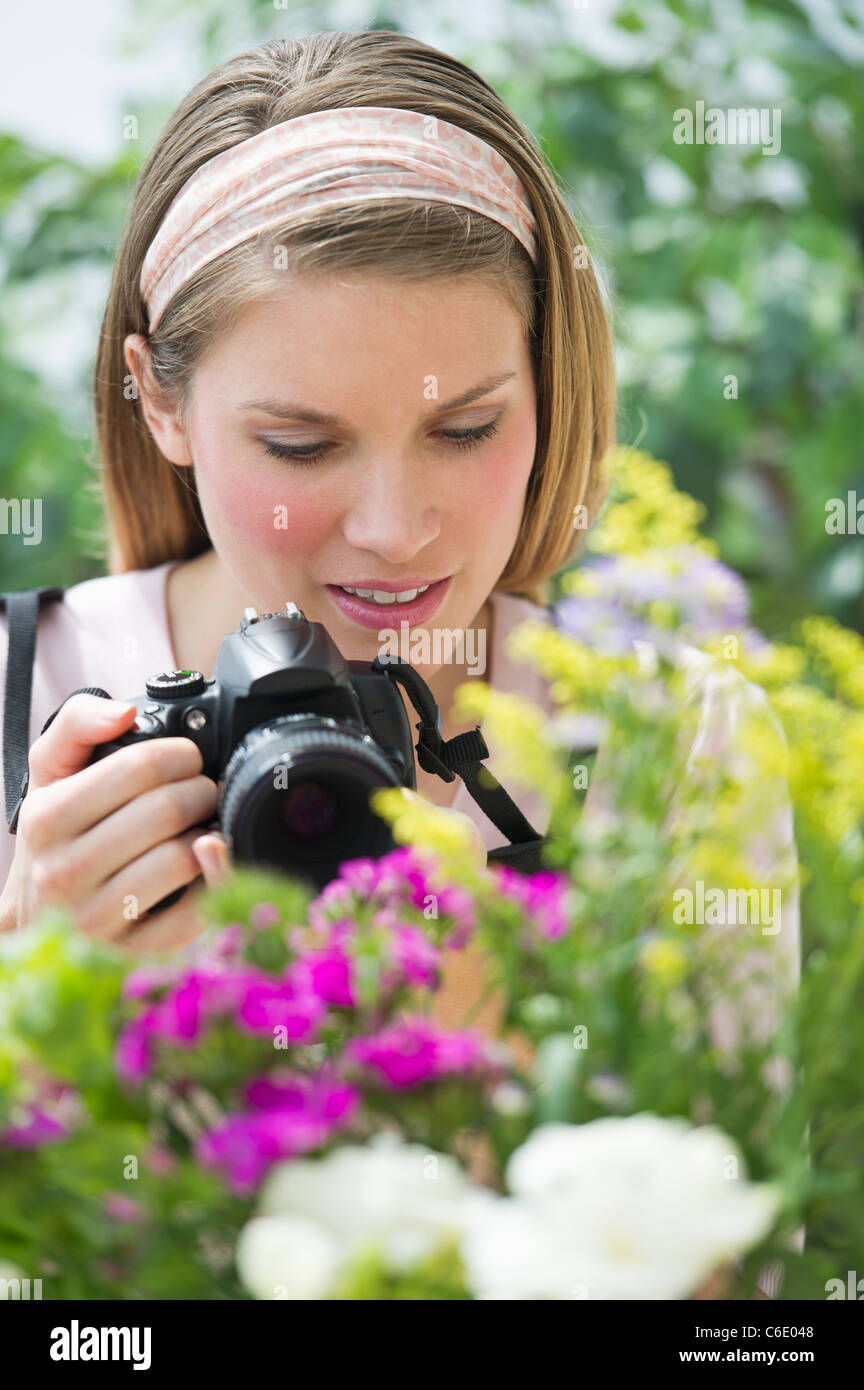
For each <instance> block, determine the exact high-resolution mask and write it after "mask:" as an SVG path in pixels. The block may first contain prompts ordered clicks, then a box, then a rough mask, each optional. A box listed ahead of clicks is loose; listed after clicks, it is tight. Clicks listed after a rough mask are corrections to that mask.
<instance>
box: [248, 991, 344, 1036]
mask: <svg viewBox="0 0 864 1390" xmlns="http://www.w3.org/2000/svg"><path fill="white" fill-rule="evenodd" d="M324 1013H325V1008H324V1005H323V1003H322V1002H321V1000H320V999H318V998H317V997H316V995H314V994H312V993H310V992H309V991H308V990H298V989H297V987H296V985H295V984H294V983H293V982H292V981H291V980H288V979H283V980H276V979H272V978H271V977H269V976H265V977H264V978H263V979H262V980H261V981H260V982H258V981H256V982H255V983H252V984H249V985H248V986H247V988H246V991H245V994H244V996H243V999H242V1000H241V1002H240V1005H239V1008H238V1012H237V1023H238V1026H239V1027H241V1028H242V1029H244V1031H245V1032H247V1033H272V1032H273V1030H274V1028H284V1029H285V1032H286V1036H287V1037H288V1038H290V1039H291V1041H292V1042H308V1041H309V1040H310V1039H311V1038H312V1037H314V1035H315V1031H316V1029H317V1026H318V1024H319V1023H320V1021H321V1019H322V1017H323V1016H324Z"/></svg>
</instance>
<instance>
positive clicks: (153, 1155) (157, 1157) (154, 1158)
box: [144, 1144, 177, 1173]
mask: <svg viewBox="0 0 864 1390" xmlns="http://www.w3.org/2000/svg"><path fill="white" fill-rule="evenodd" d="M144 1163H145V1164H146V1166H147V1167H148V1168H150V1169H152V1171H153V1172H154V1173H173V1171H174V1169H175V1168H176V1167H177V1159H176V1158H175V1156H174V1154H172V1152H171V1150H170V1149H166V1148H165V1146H164V1145H162V1144H151V1146H150V1148H149V1149H145V1151H144Z"/></svg>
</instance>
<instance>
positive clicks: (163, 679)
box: [147, 671, 207, 700]
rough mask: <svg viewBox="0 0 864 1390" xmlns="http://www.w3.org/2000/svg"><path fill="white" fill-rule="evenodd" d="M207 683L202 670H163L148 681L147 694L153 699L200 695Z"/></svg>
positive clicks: (175, 698) (172, 698)
mask: <svg viewBox="0 0 864 1390" xmlns="http://www.w3.org/2000/svg"><path fill="white" fill-rule="evenodd" d="M206 684H207V682H206V681H205V679H204V677H203V675H202V674H201V672H200V671H161V672H160V673H159V675H158V676H151V677H150V679H149V680H148V681H147V694H148V695H149V696H150V697H151V699H153V700H180V699H182V698H184V697H185V696H186V695H200V694H201V691H202V690H203V689H204V686H205V685H206Z"/></svg>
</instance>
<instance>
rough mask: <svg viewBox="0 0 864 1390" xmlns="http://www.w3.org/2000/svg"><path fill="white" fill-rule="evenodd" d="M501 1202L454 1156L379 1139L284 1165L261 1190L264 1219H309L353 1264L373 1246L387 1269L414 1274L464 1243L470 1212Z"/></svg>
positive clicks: (389, 1138) (382, 1136)
mask: <svg viewBox="0 0 864 1390" xmlns="http://www.w3.org/2000/svg"><path fill="white" fill-rule="evenodd" d="M489 1201H493V1202H494V1198H493V1197H492V1196H491V1194H489V1193H486V1192H483V1191H481V1190H480V1189H478V1188H476V1187H474V1186H473V1185H472V1184H471V1183H470V1182H469V1180H468V1178H467V1177H466V1176H465V1173H464V1172H463V1170H462V1168H461V1167H460V1165H459V1163H458V1162H457V1161H456V1159H455V1158H451V1157H450V1156H449V1155H447V1154H439V1153H434V1152H432V1151H431V1150H430V1149H427V1148H424V1147H423V1145H421V1144H403V1143H401V1142H400V1141H399V1140H398V1139H396V1138H395V1137H394V1136H393V1135H390V1134H379V1135H376V1136H375V1138H374V1139H372V1140H371V1141H370V1142H369V1143H368V1144H366V1145H362V1146H359V1145H346V1146H345V1147H343V1148H338V1149H335V1150H334V1151H333V1152H332V1153H330V1154H328V1155H327V1156H326V1157H325V1158H323V1159H298V1160H295V1161H293V1162H288V1163H281V1164H278V1165H277V1166H276V1167H275V1168H273V1169H272V1170H271V1172H270V1173H269V1175H268V1177H267V1179H266V1181H265V1183H264V1186H263V1188H262V1191H261V1197H260V1203H259V1211H260V1212H261V1213H262V1214H274V1213H281V1214H284V1213H294V1212H296V1213H302V1214H303V1215H304V1216H306V1217H308V1218H311V1219H312V1220H314V1221H316V1222H318V1223H320V1224H321V1226H322V1227H323V1228H324V1229H325V1230H327V1231H328V1232H329V1234H330V1235H331V1237H332V1238H333V1240H334V1241H335V1242H336V1244H337V1246H338V1247H339V1248H340V1250H341V1251H342V1252H343V1254H344V1256H345V1257H346V1258H347V1257H349V1256H350V1254H351V1253H353V1252H355V1251H357V1250H359V1249H360V1248H361V1247H363V1246H369V1245H374V1246H376V1247H377V1248H378V1249H379V1250H380V1251H381V1253H382V1255H383V1257H384V1259H385V1261H386V1263H387V1265H388V1266H389V1267H390V1268H392V1269H396V1270H400V1269H407V1268H408V1267H410V1266H411V1265H413V1264H414V1263H416V1261H418V1260H420V1259H422V1258H423V1257H424V1256H425V1255H428V1254H430V1253H431V1252H432V1251H433V1250H434V1249H435V1247H436V1246H437V1245H439V1244H440V1243H441V1242H442V1240H444V1239H446V1238H447V1237H453V1238H455V1239H457V1240H458V1239H459V1238H460V1237H461V1235H462V1233H463V1231H464V1229H465V1225H466V1222H467V1221H468V1219H469V1212H470V1211H471V1210H472V1209H473V1208H474V1206H475V1205H476V1204H477V1203H478V1202H479V1203H481V1204H483V1205H485V1204H486V1203H488V1202H489Z"/></svg>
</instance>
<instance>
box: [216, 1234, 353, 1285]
mask: <svg viewBox="0 0 864 1390" xmlns="http://www.w3.org/2000/svg"><path fill="white" fill-rule="evenodd" d="M235 1259H236V1261H237V1272H238V1273H239V1275H240V1279H241V1281H242V1282H243V1284H244V1285H245V1287H246V1288H247V1289H248V1290H249V1292H250V1293H253V1294H254V1295H255V1297H256V1298H261V1299H283V1298H286V1299H298V1298H299V1299H317V1298H326V1297H327V1295H328V1293H329V1292H330V1290H331V1288H332V1286H333V1283H334V1281H335V1278H336V1275H337V1273H338V1271H339V1264H340V1251H339V1248H338V1245H337V1243H336V1241H335V1240H334V1239H333V1237H332V1236H331V1235H330V1233H329V1232H328V1231H327V1230H326V1229H325V1228H324V1227H323V1226H322V1225H321V1223H320V1222H318V1221H310V1220H307V1218H306V1217H304V1216H295V1215H291V1216H253V1218H252V1220H251V1221H247V1223H246V1225H245V1226H244V1227H243V1230H242V1231H241V1232H240V1238H239V1240H238V1242H237V1250H236V1254H235Z"/></svg>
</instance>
